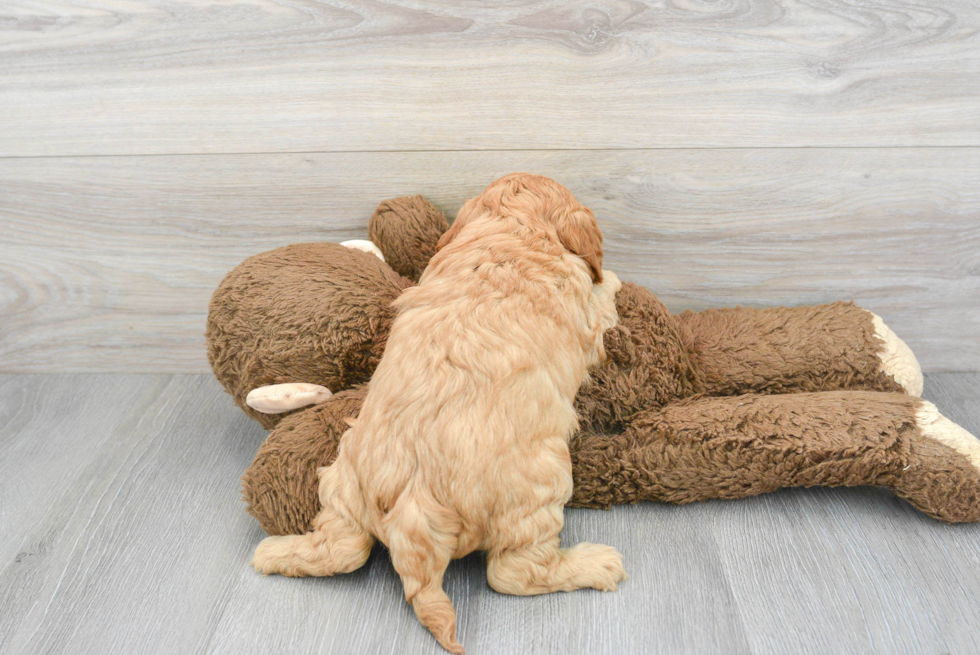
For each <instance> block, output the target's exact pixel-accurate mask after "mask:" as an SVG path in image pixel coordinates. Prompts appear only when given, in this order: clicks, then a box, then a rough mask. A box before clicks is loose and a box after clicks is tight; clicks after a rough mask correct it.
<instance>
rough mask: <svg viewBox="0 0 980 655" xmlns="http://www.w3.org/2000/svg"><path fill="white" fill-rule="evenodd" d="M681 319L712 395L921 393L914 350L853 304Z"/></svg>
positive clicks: (743, 310) (739, 310)
mask: <svg viewBox="0 0 980 655" xmlns="http://www.w3.org/2000/svg"><path fill="white" fill-rule="evenodd" d="M675 319H676V321H677V324H678V327H679V328H680V333H681V338H682V340H683V341H684V343H685V345H686V347H687V348H688V350H689V351H690V353H691V357H692V359H693V360H694V361H695V362H696V364H697V365H698V367H699V368H700V369H701V371H702V374H703V375H704V381H705V387H706V389H705V391H706V392H707V393H708V394H709V395H713V396H728V395H735V394H740V393H751V392H758V393H792V392H797V391H833V390H842V389H850V390H858V389H861V390H869V391H899V392H904V393H908V394H911V395H913V396H919V395H920V394H921V393H922V373H921V371H920V369H919V364H918V362H917V361H916V359H915V356H914V355H913V354H912V351H911V350H909V348H908V346H906V345H905V343H903V342H902V341H901V340H900V339H899V338H898V337H897V336H895V334H894V333H893V332H892V331H891V330H889V329H888V327H887V326H886V325H885V324H884V322H882V320H881V319H880V318H878V317H877V316H875V315H874V314H872V313H871V312H869V311H866V310H864V309H861V308H860V307H857V306H856V305H854V304H853V303H844V302H836V303H833V304H829V305H815V306H812V307H793V308H787V307H772V308H767V309H748V308H744V307H736V308H733V309H709V310H707V311H703V312H697V313H695V312H690V311H687V312H684V313H683V314H679V315H677V316H675Z"/></svg>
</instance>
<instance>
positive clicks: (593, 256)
mask: <svg viewBox="0 0 980 655" xmlns="http://www.w3.org/2000/svg"><path fill="white" fill-rule="evenodd" d="M555 229H556V230H557V232H558V239H559V241H561V245H563V246H565V248H566V249H568V250H569V251H570V252H572V253H574V254H576V255H578V256H579V257H581V258H582V259H584V260H585V263H586V264H588V265H589V269H591V271H592V280H593V281H594V282H595V283H596V284H599V283H601V282H602V232H600V231H599V225H598V224H597V223H596V221H595V216H593V215H592V212H591V211H590V210H589V209H586V208H585V207H582V208H581V209H577V210H575V211H573V212H569V213H568V214H567V215H565V216H561V217H559V218H558V220H557V221H556V222H555Z"/></svg>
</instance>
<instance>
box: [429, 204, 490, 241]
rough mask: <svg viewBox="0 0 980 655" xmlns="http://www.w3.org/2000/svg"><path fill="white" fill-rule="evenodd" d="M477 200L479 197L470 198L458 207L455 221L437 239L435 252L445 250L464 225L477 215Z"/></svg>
mask: <svg viewBox="0 0 980 655" xmlns="http://www.w3.org/2000/svg"><path fill="white" fill-rule="evenodd" d="M478 198H479V196H477V198H470V199H469V200H467V201H466V202H465V203H463V206H462V207H460V209H459V212H458V213H457V214H456V220H454V221H453V224H452V225H450V226H449V229H448V230H446V231H445V232H444V233H443V235H442V236H441V237H439V243H437V244H436V252H439V251H440V250H442V249H443V248H445V247H446V245H447V244H449V242H450V241H452V240H453V239H455V238H456V235H457V234H459V232H460V230H462V229H463V228H464V227H466V224H467V223H468V222H469V221H470V220H471V219H472V218H473V217H474V216H476V215H477V214H478V213H479V212H478V211H477V205H478V202H477V200H478Z"/></svg>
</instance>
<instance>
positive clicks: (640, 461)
mask: <svg viewBox="0 0 980 655" xmlns="http://www.w3.org/2000/svg"><path fill="white" fill-rule="evenodd" d="M447 228H448V225H447V223H446V220H445V218H444V217H443V215H442V213H441V212H439V211H438V210H437V209H436V208H435V207H433V206H432V205H431V204H429V203H428V202H427V201H426V200H425V199H423V198H422V197H421V196H414V197H409V198H398V199H395V200H391V201H387V202H385V203H382V205H381V206H380V207H379V208H378V210H377V211H376V212H375V214H374V216H372V218H371V220H370V223H369V226H368V229H369V236H370V238H371V241H372V242H373V243H375V244H377V247H378V248H379V249H380V253H375V254H371V252H362V251H361V250H358V249H357V248H361V249H363V250H369V251H373V247H372V246H371V245H370V244H369V243H364V242H358V243H351V244H349V245H350V246H351V247H346V246H344V245H339V244H333V243H312V244H302V245H295V246H287V247H285V248H279V249H277V250H273V251H270V252H267V253H263V254H260V255H256V256H254V257H252V258H250V259H248V260H247V261H245V262H244V263H242V264H241V265H240V266H238V267H237V268H236V269H235V270H233V271H232V272H231V273H229V274H228V276H227V277H226V278H225V280H224V281H223V282H222V283H221V285H220V286H219V287H218V289H217V291H215V294H214V297H213V299H212V301H211V307H210V314H209V317H208V327H207V341H208V354H209V358H210V361H211V365H212V367H213V369H214V372H215V375H216V376H217V378H218V380H219V381H220V382H221V383H222V384H223V385H224V387H225V388H226V389H227V390H228V392H229V393H231V394H232V396H233V397H234V398H235V401H236V402H237V403H238V405H239V406H240V407H242V409H243V410H244V411H245V412H246V413H247V414H249V416H252V417H253V418H255V419H257V420H258V421H259V422H261V423H262V424H263V425H264V426H265V427H267V428H270V429H273V431H272V433H271V434H270V435H269V437H268V439H266V441H265V443H264V444H263V445H262V447H261V448H260V449H259V452H258V454H257V455H256V458H255V461H254V462H253V463H252V466H251V467H250V468H249V469H248V470H247V471H246V472H245V475H244V476H243V491H244V496H245V498H246V499H247V501H248V505H249V507H248V510H249V512H250V513H251V514H252V515H253V516H255V517H256V518H257V519H258V520H259V523H260V524H261V525H262V527H263V528H264V529H265V530H266V532H268V533H269V534H300V533H305V532H307V531H309V529H310V525H311V522H312V520H313V518H314V517H315V516H316V513H317V510H318V509H319V502H318V499H317V475H316V471H317V469H318V468H319V467H321V466H328V465H329V464H330V463H331V462H332V461H333V459H334V457H335V456H336V452H337V445H338V443H339V441H340V438H341V436H342V435H343V433H344V432H345V431H346V429H347V424H346V422H345V419H347V418H351V417H355V416H357V412H358V410H359V408H360V404H361V401H362V399H363V397H364V394H365V391H366V390H365V388H364V387H363V386H362V385H364V384H365V383H366V382H367V381H368V379H369V378H370V375H371V372H372V371H373V369H374V367H375V366H376V365H377V362H378V360H379V359H380V357H381V353H382V352H383V350H384V345H385V340H386V337H387V332H388V329H389V327H390V325H391V321H392V318H393V314H392V311H391V308H390V303H391V301H392V300H393V299H394V298H395V297H397V296H398V294H399V293H400V292H401V291H402V290H403V289H405V288H406V287H407V286H409V285H411V284H413V283H414V281H416V280H417V279H418V277H419V276H420V275H421V273H422V271H423V270H424V268H425V265H426V264H427V262H428V260H429V258H430V257H431V256H432V254H433V253H434V252H435V244H436V241H437V240H438V238H439V236H440V235H441V234H442V233H443V232H444V231H445V230H446V229H447ZM380 254H383V257H384V260H385V261H386V262H389V263H390V265H389V264H386V263H385V261H382V260H381V258H380V256H376V255H380ZM617 307H618V310H619V317H620V323H619V325H617V326H616V327H614V328H612V329H611V330H609V331H607V332H606V334H605V338H604V341H605V345H606V350H607V353H608V354H609V361H608V362H607V364H605V365H604V366H603V367H602V368H601V369H600V370H598V371H597V372H596V373H595V374H594V375H593V379H592V381H591V382H590V383H588V384H587V385H586V386H584V387H583V388H582V389H581V390H580V392H579V395H578V398H577V405H578V409H579V413H580V415H581V430H580V433H579V435H577V436H576V437H575V438H574V439H573V440H572V441H571V443H570V444H569V447H570V449H571V454H572V460H573V467H574V468H573V474H574V478H575V495H574V497H573V498H572V501H571V502H570V503H569V504H570V505H572V506H584V507H609V506H610V505H611V504H614V503H635V502H638V501H640V500H653V501H667V502H673V503H687V502H692V501H696V500H707V499H711V498H739V497H745V496H752V495H756V494H761V493H765V492H768V491H774V490H776V489H779V488H781V487H791V486H816V485H822V486H842V485H846V486H854V485H875V486H884V487H888V488H890V489H892V490H893V491H894V493H895V494H897V495H898V496H900V497H902V498H904V499H906V500H908V501H909V502H910V503H912V504H913V505H914V506H915V507H917V508H918V509H919V510H921V511H922V512H925V513H926V514H928V515H930V516H933V517H936V518H938V519H941V520H943V521H948V522H965V521H977V520H980V441H978V440H977V439H976V438H975V437H973V436H972V435H971V434H969V433H968V432H967V431H966V430H964V429H963V428H961V427H959V426H958V425H956V424H954V423H952V422H950V421H949V420H948V419H946V418H944V417H943V416H942V415H941V414H939V412H938V411H937V410H936V408H935V406H934V405H932V404H931V403H929V402H926V401H923V400H920V399H919V398H918V397H917V396H918V395H919V394H920V393H921V391H922V377H921V373H920V372H919V366H918V363H917V362H916V361H915V357H914V356H913V355H912V353H911V351H910V350H909V349H908V347H907V346H906V345H905V344H904V343H903V342H901V341H900V340H899V339H898V338H897V337H896V336H895V335H894V334H893V333H892V332H891V331H890V330H889V329H888V328H887V327H886V326H885V325H884V323H883V322H882V321H881V319H880V318H878V317H877V316H875V315H873V314H871V313H870V312H867V311H865V310H863V309H860V308H859V307H856V306H855V305H853V304H850V303H842V302H838V303H833V304H829V305H819V306H814V307H798V308H792V309H788V308H783V307H778V308H770V309H745V308H735V309H714V310H708V311H704V312H699V313H693V312H685V313H683V314H680V315H671V314H670V313H669V312H668V311H667V309H666V307H664V305H663V304H662V303H660V301H658V300H657V298H656V297H655V296H654V295H653V294H651V293H650V292H649V291H647V290H645V289H643V288H641V287H638V286H636V285H633V284H624V285H623V288H622V290H621V291H620V292H619V294H618V295H617ZM294 383H302V384H299V385H297V384H294ZM406 384H411V381H410V380H406ZM269 385H284V386H272V387H270V386H269ZM256 390H258V391H256ZM332 391H338V392H339V393H336V394H335V395H330V394H331V392H332ZM250 392H252V398H251V399H250V402H251V404H252V405H255V406H257V407H262V408H263V409H264V411H277V412H282V411H286V410H290V409H293V411H291V412H289V413H282V414H267V413H262V412H258V411H256V410H255V409H253V408H252V407H250V406H249V403H248V402H247V401H246V399H247V398H248V397H249V394H250ZM309 403H315V404H314V405H313V406H311V407H302V406H303V405H306V404H309ZM294 408H299V409H294Z"/></svg>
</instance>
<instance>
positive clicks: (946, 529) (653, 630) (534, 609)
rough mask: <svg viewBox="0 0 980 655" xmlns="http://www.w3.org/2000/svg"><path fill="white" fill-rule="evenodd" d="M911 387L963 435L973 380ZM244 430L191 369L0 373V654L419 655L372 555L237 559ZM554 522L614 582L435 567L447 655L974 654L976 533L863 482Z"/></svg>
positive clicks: (245, 530) (976, 381)
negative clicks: (454, 638) (343, 564)
mask: <svg viewBox="0 0 980 655" xmlns="http://www.w3.org/2000/svg"><path fill="white" fill-rule="evenodd" d="M925 395H926V396H927V397H928V398H929V399H931V400H933V401H934V402H936V403H937V404H938V405H939V407H940V408H941V410H942V411H943V412H944V413H945V414H946V415H947V416H949V417H950V418H951V419H953V420H954V421H957V422H958V423H960V424H961V425H963V426H964V427H966V428H967V429H969V430H971V431H972V432H974V433H980V398H978V397H980V374H977V373H945V374H932V375H930V376H928V377H927V381H926V394H925ZM263 437H264V432H263V431H262V430H261V429H260V428H259V426H258V425H256V424H254V423H252V422H250V421H248V420H247V419H245V418H244V416H242V414H241V413H240V412H239V411H238V410H237V409H236V408H234V407H233V406H232V404H231V401H230V400H229V398H228V397H227V396H225V395H224V394H223V392H222V391H221V390H220V388H219V387H218V385H217V383H216V382H214V380H212V379H211V378H210V377H209V376H204V375H118V374H88V375H24V374H16V375H3V376H0V526H2V529H0V652H3V653H127V654H128V653H201V652H208V653H212V652H213V653H236V654H238V653H277V652H293V653H305V652H316V653H321V652H322V653H376V652H377V653H438V652H441V651H440V650H439V649H438V647H437V646H436V645H435V642H434V641H433V640H432V639H431V637H430V636H429V635H428V633H426V632H425V631H424V630H423V629H422V628H421V627H420V626H419V625H418V624H417V622H416V620H415V617H414V615H413V614H412V612H411V610H410V609H409V607H408V605H407V604H406V603H405V602H404V600H403V599H402V596H401V590H400V585H399V582H398V579H397V577H396V576H395V574H394V572H393V571H392V569H391V566H390V563H389V561H388V558H387V556H386V554H385V553H384V552H383V551H382V550H381V549H377V550H376V551H375V553H374V555H373V556H372V558H371V560H370V561H369V563H368V564H367V566H365V567H364V568H363V569H362V570H360V571H358V572H356V573H353V574H351V575H346V576H340V577H337V578H332V579H307V580H292V579H285V578H278V577H269V578H264V577H262V576H259V575H257V574H255V573H254V572H253V571H252V570H251V568H249V567H248V560H249V557H250V553H251V550H252V548H253V547H254V546H255V545H256V543H258V541H259V539H260V538H261V537H262V533H261V530H260V529H259V528H258V526H257V525H256V523H255V522H254V521H253V520H252V519H251V518H250V517H248V516H247V514H245V512H244V506H243V503H242V502H241V500H240V499H239V495H238V494H239V491H238V477H239V475H240V474H241V472H242V470H243V469H244V468H245V467H246V466H247V465H248V464H249V462H250V461H251V458H252V456H253V454H254V453H255V450H256V449H257V447H258V445H259V443H260V442H261V440H262V439H263ZM567 517H568V521H567V527H566V529H565V532H564V534H563V538H564V540H565V541H566V542H567V543H574V542H577V541H581V540H593V541H599V542H604V543H609V544H612V545H615V546H617V547H618V548H620V549H621V550H622V552H623V553H624V555H625V558H626V564H627V569H628V571H629V573H630V575H631V579H630V580H629V581H627V582H626V583H624V584H623V585H622V586H621V588H620V590H619V591H618V592H616V593H612V594H600V593H598V592H591V591H581V592H576V593H572V594H553V595H550V596H543V597H537V598H514V597H508V596H503V595H500V594H496V593H494V592H492V591H491V590H490V589H489V588H488V586H487V584H486V580H485V576H484V571H483V564H482V561H481V559H480V557H478V556H474V557H469V558H466V559H464V560H462V561H460V562H456V563H454V565H453V566H452V567H451V569H450V572H449V575H448V579H447V583H446V586H447V590H448V593H449V595H450V596H451V597H452V599H453V602H454V603H455V605H456V608H457V610H458V613H459V624H460V634H461V639H462V642H463V644H464V645H465V646H466V647H467V649H468V652H470V653H474V654H480V653H559V652H561V653H578V652H592V653H609V654H618V653H640V652H648V653H706V652H711V653H760V654H761V653H772V654H783V653H790V652H793V653H965V654H966V653H976V652H980V625H978V621H977V616H978V600H980V526H977V525H960V526H947V525H944V524H941V523H938V522H936V521H933V520H931V519H928V518H926V517H924V516H922V515H920V514H918V513H917V512H916V511H914V510H913V509H911V508H910V507H909V506H908V505H906V504H905V503H903V502H901V501H899V500H897V499H895V498H894V497H893V496H891V495H890V494H889V493H887V492H885V491H882V490H877V489H840V490H829V489H810V490H802V489H796V490H787V491H782V492H778V493H775V494H771V495H768V496H763V497H759V498H754V499H749V500H742V501H733V502H710V503H704V504H696V505H689V506H686V507H674V506H668V505H656V504H649V503H648V504H642V505H638V506H633V507H618V508H615V509H614V510H612V511H609V512H604V511H595V510H568V511H567Z"/></svg>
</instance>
